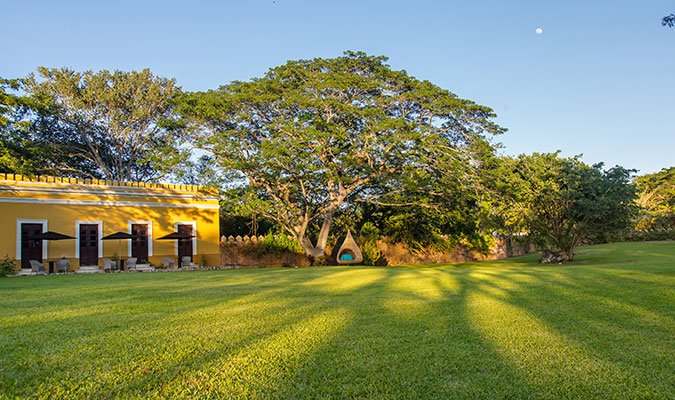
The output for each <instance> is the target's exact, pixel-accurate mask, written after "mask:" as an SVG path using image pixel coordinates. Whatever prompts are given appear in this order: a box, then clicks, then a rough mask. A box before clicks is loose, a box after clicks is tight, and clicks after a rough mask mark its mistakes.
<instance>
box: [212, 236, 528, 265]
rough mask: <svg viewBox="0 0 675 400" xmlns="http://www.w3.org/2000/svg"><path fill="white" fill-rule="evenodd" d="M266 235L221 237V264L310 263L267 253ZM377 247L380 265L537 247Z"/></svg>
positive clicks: (495, 255)
mask: <svg viewBox="0 0 675 400" xmlns="http://www.w3.org/2000/svg"><path fill="white" fill-rule="evenodd" d="M263 240H264V237H263V236H258V237H255V236H251V237H249V236H236V237H234V236H229V237H225V236H223V237H221V240H220V260H221V262H220V264H221V266H223V267H232V268H273V267H308V266H310V265H311V262H310V260H309V258H308V257H307V256H306V255H304V254H301V253H295V252H290V251H279V252H276V253H265V252H263V251H262V250H261V246H260V244H261V243H262V242H263ZM376 245H377V248H378V250H379V251H380V254H381V257H380V260H379V261H378V262H377V264H376V265H380V266H385V265H406V264H413V265H416V264H443V263H453V262H464V261H474V260H494V259H499V258H506V257H513V256H518V255H522V254H526V253H529V252H532V251H534V250H535V249H534V246H533V245H531V244H530V243H529V242H526V241H523V240H521V239H520V238H515V239H514V238H506V239H497V240H496V241H495V245H494V246H493V248H492V250H491V251H490V253H488V254H482V253H480V252H477V251H473V250H470V249H467V248H466V247H464V246H462V245H458V246H456V247H455V248H453V249H452V250H450V251H442V252H440V251H413V250H411V249H410V248H409V247H408V246H407V245H406V244H405V243H392V242H390V241H389V240H388V239H387V238H383V239H382V240H378V241H377V243H376ZM326 251H327V253H328V255H327V257H326V262H327V264H329V265H337V261H336V257H337V254H332V253H337V246H335V247H331V246H329V247H328V248H327V249H326Z"/></svg>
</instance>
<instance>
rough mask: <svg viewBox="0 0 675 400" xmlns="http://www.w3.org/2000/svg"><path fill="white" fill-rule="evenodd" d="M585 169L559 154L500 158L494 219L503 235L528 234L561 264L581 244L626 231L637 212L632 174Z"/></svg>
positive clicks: (621, 170)
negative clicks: (598, 236) (496, 220)
mask: <svg viewBox="0 0 675 400" xmlns="http://www.w3.org/2000/svg"><path fill="white" fill-rule="evenodd" d="M602 168H603V165H602V164H596V165H593V166H588V165H586V164H584V163H582V162H581V161H580V160H579V157H572V158H559V157H558V153H551V154H538V153H535V154H533V155H531V156H528V155H520V156H518V157H517V158H510V157H507V158H504V159H503V160H502V164H501V166H500V169H499V172H498V173H497V179H496V181H495V182H496V187H495V189H496V193H497V194H498V200H497V201H496V202H495V207H494V211H495V216H496V217H497V218H498V219H499V223H498V224H497V226H500V227H502V228H501V229H502V230H504V231H505V232H506V233H520V232H522V233H527V234H529V235H531V236H532V237H533V238H534V239H535V240H536V241H537V242H538V243H539V244H540V245H541V246H542V247H544V248H547V249H550V250H552V251H553V252H554V253H556V254H558V255H559V256H560V259H561V260H562V261H571V260H573V258H574V249H575V248H576V247H577V246H578V245H579V244H581V243H582V242H583V241H584V240H585V239H588V238H589V237H591V236H593V235H596V234H599V233H607V232H616V231H619V230H622V229H625V228H627V227H628V226H630V224H631V221H632V217H633V216H634V213H635V211H636V209H635V205H634V200H635V197H636V196H635V188H634V187H633V186H632V185H631V184H630V178H631V174H632V173H633V172H634V171H632V170H627V169H625V168H623V167H620V166H616V167H614V168H610V169H608V170H603V169H602Z"/></svg>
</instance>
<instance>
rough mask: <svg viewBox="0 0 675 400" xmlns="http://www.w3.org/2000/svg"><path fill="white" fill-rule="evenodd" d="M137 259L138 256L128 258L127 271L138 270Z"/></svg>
mask: <svg viewBox="0 0 675 400" xmlns="http://www.w3.org/2000/svg"><path fill="white" fill-rule="evenodd" d="M136 261H138V258H136V257H131V258H129V259H128V260H127V264H126V269H127V271H134V270H136Z"/></svg>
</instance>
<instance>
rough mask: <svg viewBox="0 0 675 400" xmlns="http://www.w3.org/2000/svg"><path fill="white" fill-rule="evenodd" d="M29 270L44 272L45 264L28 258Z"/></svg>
mask: <svg viewBox="0 0 675 400" xmlns="http://www.w3.org/2000/svg"><path fill="white" fill-rule="evenodd" d="M29 262H30V269H31V272H38V273H39V272H45V265H44V264H43V263H41V262H39V261H38V260H30V261H29Z"/></svg>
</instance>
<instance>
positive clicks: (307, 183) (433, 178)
mask: <svg viewBox="0 0 675 400" xmlns="http://www.w3.org/2000/svg"><path fill="white" fill-rule="evenodd" d="M386 61H387V59H386V58H385V57H374V56H369V55H367V54H364V53H355V52H347V53H345V55H344V56H343V57H338V58H333V59H321V58H317V59H313V60H299V61H290V62H288V63H287V64H285V65H283V66H280V67H276V68H273V69H271V70H270V71H268V73H267V74H265V76H264V77H262V78H256V79H253V80H251V81H249V82H233V83H231V84H229V85H225V86H222V87H221V88H220V89H219V90H217V91H209V92H205V93H193V94H189V95H186V96H184V97H183V98H182V99H181V103H180V106H179V111H180V113H181V114H182V115H183V116H184V120H183V121H182V124H183V125H182V126H187V127H190V128H191V129H192V140H193V142H194V145H196V146H197V147H199V148H202V149H205V150H207V151H209V152H211V154H212V155H213V157H214V160H215V161H216V165H218V166H219V167H220V168H222V170H223V172H224V173H228V174H230V175H229V178H230V179H231V180H232V181H233V182H235V183H237V184H243V185H249V187H250V191H248V194H249V195H250V198H247V201H246V202H245V203H244V204H245V205H246V206H247V207H249V208H250V210H251V211H255V213H256V214H257V215H261V216H265V217H268V218H270V219H272V220H274V221H275V222H276V223H278V224H279V226H280V227H281V228H282V229H283V230H284V231H285V232H286V233H289V234H291V235H293V236H294V237H295V238H296V239H297V240H298V241H300V242H301V243H302V245H303V247H304V248H305V250H306V252H307V253H308V254H309V255H311V256H313V257H319V256H321V255H323V252H324V250H325V244H326V242H327V239H328V232H329V230H330V227H331V224H332V218H333V216H334V215H335V213H336V212H338V211H339V210H340V208H341V207H342V206H343V205H344V204H345V203H346V202H351V201H366V202H367V201H370V202H388V201H389V197H388V195H389V194H390V193H400V192H401V191H402V190H404V191H407V192H412V191H416V190H417V191H420V190H422V191H426V190H433V188H435V187H439V185H438V184H437V183H438V179H437V178H439V176H441V175H444V174H445V175H446V177H448V179H446V182H449V180H451V179H454V180H455V181H460V183H459V185H465V184H466V182H465V179H463V177H464V175H465V173H464V172H465V170H466V169H470V168H471V167H470V166H471V165H473V164H475V163H474V162H475V161H476V157H478V156H480V154H481V153H480V152H479V151H478V149H482V150H485V149H487V148H489V147H490V146H487V144H486V143H487V142H486V140H485V138H484V136H486V135H489V134H496V133H501V132H503V131H504V130H503V129H502V128H501V127H499V126H497V125H496V124H495V123H494V122H492V118H494V117H495V115H494V113H493V111H492V110H491V109H489V108H487V107H483V106H480V105H477V104H475V103H473V102H472V101H469V100H465V99H460V98H458V97H457V96H456V95H455V94H453V93H451V92H449V91H447V90H444V89H441V88H439V87H437V86H435V85H433V84H431V83H430V82H428V81H420V80H418V79H415V78H413V77H411V76H409V75H408V74H407V73H406V72H405V71H394V70H392V69H391V68H390V67H389V65H387V64H386ZM421 178H423V179H424V185H419V182H420V179H421ZM434 182H435V183H434ZM416 183H417V184H416ZM441 186H442V185H441ZM455 186H456V185H455ZM426 199H428V196H422V197H409V198H408V199H404V201H405V203H406V204H407V203H410V202H414V203H416V204H417V203H419V202H421V201H425V200H426ZM314 224H316V229H317V230H318V233H317V235H316V237H317V244H316V246H315V245H313V244H312V243H311V240H310V236H309V233H308V229H311V227H312V226H313V225H314Z"/></svg>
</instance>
